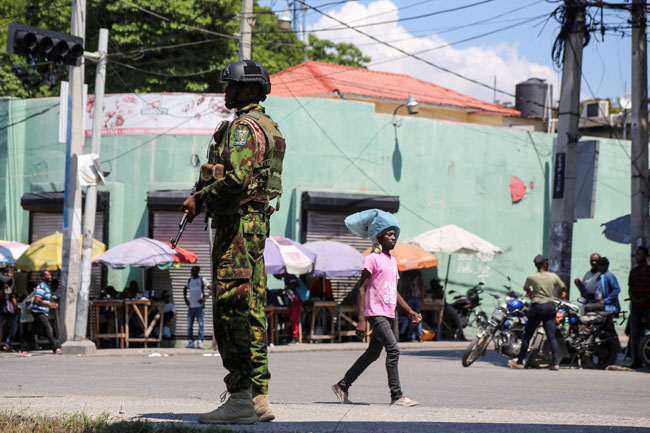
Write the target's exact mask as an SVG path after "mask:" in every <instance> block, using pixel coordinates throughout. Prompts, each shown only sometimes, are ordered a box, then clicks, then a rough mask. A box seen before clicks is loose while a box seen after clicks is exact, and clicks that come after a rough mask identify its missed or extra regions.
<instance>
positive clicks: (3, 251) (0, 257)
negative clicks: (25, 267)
mask: <svg viewBox="0 0 650 433" xmlns="http://www.w3.org/2000/svg"><path fill="white" fill-rule="evenodd" d="M27 248H29V245H27V244H21V243H20V242H10V241H0V264H2V263H8V264H10V265H13V264H15V263H16V260H17V259H18V257H20V256H21V255H22V254H23V253H24V252H25V250H26V249H27Z"/></svg>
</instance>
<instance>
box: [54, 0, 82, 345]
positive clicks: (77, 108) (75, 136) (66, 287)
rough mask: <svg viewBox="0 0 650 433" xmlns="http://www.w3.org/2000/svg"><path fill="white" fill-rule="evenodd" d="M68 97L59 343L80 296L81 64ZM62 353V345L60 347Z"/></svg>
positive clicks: (69, 332) (75, 7)
mask: <svg viewBox="0 0 650 433" xmlns="http://www.w3.org/2000/svg"><path fill="white" fill-rule="evenodd" d="M70 27H71V34H72V35H74V36H79V37H81V38H84V39H85V36H86V0H72V20H71V26H70ZM69 71H70V72H69V74H70V86H69V87H70V94H69V96H68V137H67V139H66V166H65V192H64V205H63V263H62V266H61V284H62V288H63V293H62V296H61V302H60V304H59V305H60V307H61V311H60V313H59V318H61V319H62V320H59V323H62V324H63V326H61V327H60V328H59V333H60V337H59V338H60V340H62V341H67V340H71V339H72V336H73V335H74V326H75V316H76V312H77V296H78V293H79V270H80V268H79V255H80V254H79V253H80V251H79V246H80V243H81V242H80V238H81V187H80V185H79V173H78V169H77V156H78V155H80V154H81V153H82V151H83V145H84V127H83V86H84V82H83V81H84V62H83V59H82V60H81V65H80V66H71V67H70V70H69ZM62 349H63V351H64V353H65V351H66V347H65V344H64V345H62Z"/></svg>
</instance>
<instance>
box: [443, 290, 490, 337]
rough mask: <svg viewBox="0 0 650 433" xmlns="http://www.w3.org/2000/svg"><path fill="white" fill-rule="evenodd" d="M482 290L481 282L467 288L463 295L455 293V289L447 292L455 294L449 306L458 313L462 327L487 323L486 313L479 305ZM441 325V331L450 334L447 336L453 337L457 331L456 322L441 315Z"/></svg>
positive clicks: (482, 325) (480, 326)
mask: <svg viewBox="0 0 650 433" xmlns="http://www.w3.org/2000/svg"><path fill="white" fill-rule="evenodd" d="M483 292H484V290H483V283H478V284H477V285H476V286H474V287H472V288H471V289H468V290H467V292H466V294H465V296H463V295H460V294H456V291H454V290H450V291H449V292H448V294H449V295H454V294H456V295H455V296H454V297H453V302H452V303H451V304H450V305H449V306H450V307H451V308H453V309H454V310H455V311H456V313H457V314H458V317H460V321H461V323H462V325H463V329H464V328H466V327H468V326H473V327H476V328H482V327H485V326H486V325H487V322H488V317H487V314H485V312H484V311H482V310H481V309H480V307H479V306H480V305H481V296H480V295H481V293H483ZM443 325H444V327H443V332H446V333H448V334H451V335H447V337H451V338H452V339H453V338H454V337H455V335H456V334H457V331H458V330H457V329H456V324H455V323H454V322H453V321H446V320H445V319H444V317H443ZM444 337H445V335H443V338H444Z"/></svg>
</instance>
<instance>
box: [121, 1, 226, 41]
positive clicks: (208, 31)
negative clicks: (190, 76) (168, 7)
mask: <svg viewBox="0 0 650 433" xmlns="http://www.w3.org/2000/svg"><path fill="white" fill-rule="evenodd" d="M120 1H121V2H122V3H124V4H127V5H129V6H131V7H133V8H135V9H138V10H139V11H142V12H144V13H147V14H149V15H151V16H154V17H156V18H158V19H161V20H163V21H167V22H169V23H175V24H178V25H180V26H182V27H186V28H188V29H190V30H195V31H198V32H202V33H206V34H209V35H212V36H221V37H223V38H227V39H239V36H235V35H228V34H225V33H219V32H213V31H212V30H207V29H203V28H201V27H196V26H192V25H189V24H184V23H180V22H178V21H174V20H171V19H169V18H167V17H165V16H163V15H160V14H158V13H156V12H153V11H150V10H148V9H145V8H143V7H140V6H138V5H135V4H133V3H131V2H129V1H127V0H120Z"/></svg>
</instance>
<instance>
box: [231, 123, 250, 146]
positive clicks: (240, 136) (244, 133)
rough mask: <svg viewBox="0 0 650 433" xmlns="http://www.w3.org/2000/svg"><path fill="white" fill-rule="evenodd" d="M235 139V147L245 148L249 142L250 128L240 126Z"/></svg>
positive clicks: (236, 130)
mask: <svg viewBox="0 0 650 433" xmlns="http://www.w3.org/2000/svg"><path fill="white" fill-rule="evenodd" d="M233 138H234V139H233V143H232V144H233V146H244V145H245V144H246V141H247V140H248V128H246V127H245V126H239V127H238V128H237V129H235V134H234V137H233Z"/></svg>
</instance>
